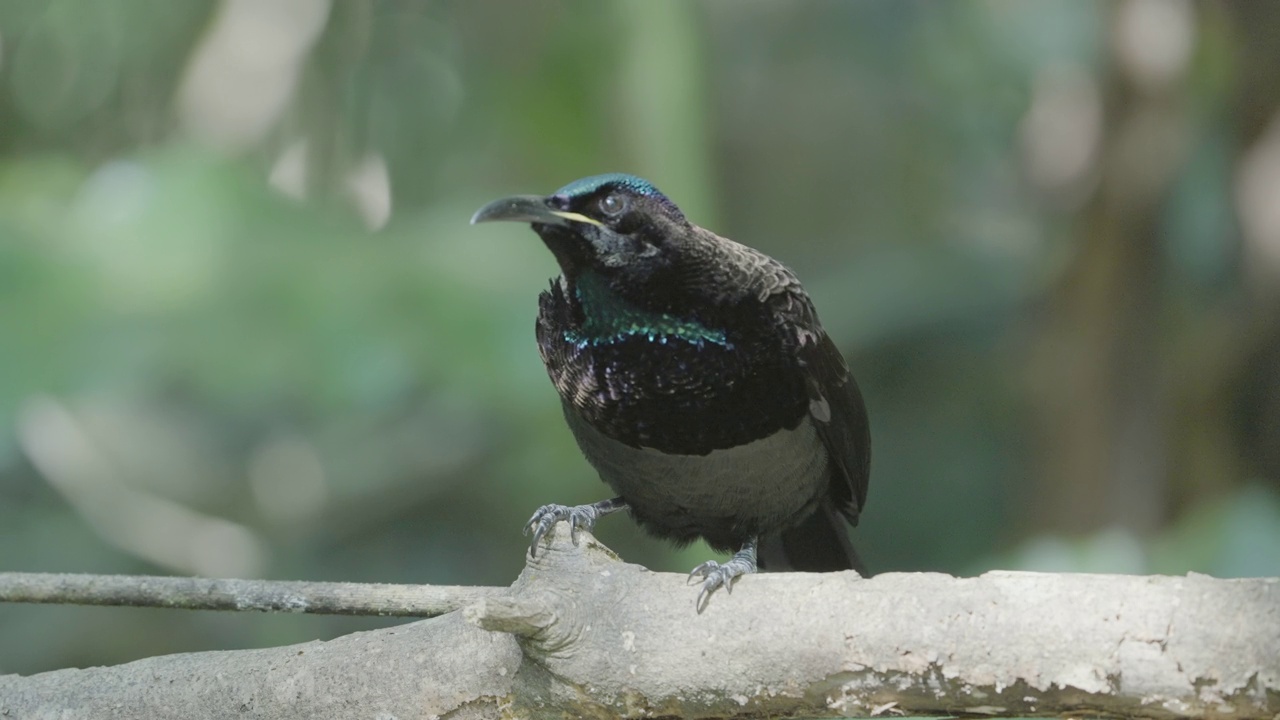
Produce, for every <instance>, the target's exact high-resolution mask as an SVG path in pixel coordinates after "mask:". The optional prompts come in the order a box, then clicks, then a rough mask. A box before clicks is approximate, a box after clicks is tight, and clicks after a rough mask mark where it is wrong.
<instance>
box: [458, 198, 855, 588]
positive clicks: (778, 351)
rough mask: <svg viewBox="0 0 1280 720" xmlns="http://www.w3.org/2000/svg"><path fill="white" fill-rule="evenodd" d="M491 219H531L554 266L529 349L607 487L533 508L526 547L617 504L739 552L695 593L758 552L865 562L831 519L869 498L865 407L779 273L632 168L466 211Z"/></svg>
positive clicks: (787, 563)
mask: <svg viewBox="0 0 1280 720" xmlns="http://www.w3.org/2000/svg"><path fill="white" fill-rule="evenodd" d="M487 220H514V221H521V222H528V223H530V224H531V226H532V228H533V230H534V231H535V232H537V233H538V235H539V236H540V237H541V238H542V240H543V242H544V243H545V244H546V245H547V247H548V248H549V249H550V250H551V252H552V253H553V254H554V255H555V257H556V260H557V262H558V263H559V264H560V268H561V270H562V271H563V273H564V274H563V275H562V276H560V277H558V278H556V279H554V280H552V282H551V288H550V289H549V290H548V291H546V292H544V293H543V294H542V295H541V297H540V298H539V304H538V307H539V312H538V321H537V338H538V347H539V349H540V350H541V353H542V359H543V362H544V363H545V364H546V367H547V372H548V374H549V375H550V376H551V381H552V382H553V383H554V384H555V387H556V390H557V391H558V392H559V394H560V398H561V401H562V404H563V408H564V414H565V418H566V420H567V421H568V423H569V427H570V429H571V430H572V431H573V434H574V437H575V438H576V439H577V441H578V445H579V446H580V447H581V448H582V451H583V454H585V455H586V457H587V460H588V461H589V462H590V463H591V464H592V465H593V466H594V467H595V468H596V470H597V471H598V472H599V473H600V476H601V478H602V479H603V480H604V481H605V482H606V483H608V484H609V485H610V486H611V487H612V488H613V490H614V491H615V492H616V493H617V495H618V497H617V498H614V499H612V500H608V501H604V502H602V503H596V504H595V505H586V506H579V507H576V508H568V507H565V506H562V505H547V506H544V507H543V508H541V509H540V510H539V511H538V513H537V514H535V515H534V517H533V519H532V520H530V527H531V528H533V529H534V530H535V532H534V540H533V545H532V546H531V552H536V546H537V544H538V542H539V540H540V538H541V537H542V535H543V534H544V533H545V532H547V531H548V530H549V529H550V528H551V527H552V526H553V525H554V523H555V522H556V521H557V520H561V519H568V520H570V522H571V523H572V527H573V528H574V529H575V530H576V529H577V528H579V527H587V528H590V527H592V526H593V525H594V523H595V520H596V519H597V518H598V517H599V516H601V515H604V514H607V513H609V512H613V511H616V510H619V509H623V508H629V509H630V511H631V514H632V516H633V517H634V518H635V519H636V521H637V522H639V523H640V525H641V526H643V527H644V528H645V529H646V530H648V531H649V532H650V533H652V534H654V535H657V536H659V537H664V538H669V539H671V540H675V541H676V542H680V543H684V542H689V541H691V540H694V539H695V538H699V537H701V538H704V539H705V540H706V541H707V542H708V543H709V544H710V545H711V546H712V547H713V548H716V549H717V550H721V551H733V552H735V553H736V554H735V555H734V558H733V559H732V560H730V561H729V562H727V563H724V564H719V563H715V562H709V563H704V564H703V565H702V566H699V567H698V568H696V569H695V570H694V572H693V575H698V576H701V577H703V578H705V582H704V584H703V591H702V593H700V595H699V601H700V602H701V600H702V599H703V597H704V596H705V594H706V593H709V592H711V591H713V590H715V589H716V588H717V587H720V586H725V587H726V588H727V589H729V588H731V587H732V586H731V584H730V583H731V581H732V579H733V578H734V577H736V576H737V575H740V574H742V573H745V572H753V571H755V570H756V566H757V560H758V561H759V565H760V566H761V567H766V566H767V568H768V569H770V570H773V569H795V570H812V571H826V570H844V569H857V570H859V571H860V572H862V571H863V570H862V567H861V564H860V562H859V561H858V558H857V556H856V555H855V554H854V552H853V547H852V545H851V544H850V543H849V540H848V535H847V532H846V528H845V522H846V521H847V522H848V523H852V524H856V523H857V519H858V514H859V513H860V512H861V510H862V508H863V506H864V504H865V502H866V496H867V479H868V473H869V469H870V467H869V462H870V444H871V441H870V436H869V432H868V425H867V415H866V409H865V407H864V405H863V401H862V396H861V395H860V393H859V392H858V386H857V384H856V383H855V382H854V380H853V378H852V376H850V374H849V370H848V367H847V366H846V365H845V362H844V359H843V358H842V357H841V355H840V352H839V350H837V349H836V346H835V345H834V343H832V342H831V339H830V338H829V337H828V336H827V334H826V332H825V331H824V330H823V329H822V326H821V325H820V324H819V323H818V317H817V314H816V312H815V311H814V308H813V303H812V302H811V301H810V300H809V296H808V295H807V294H806V293H805V291H804V288H802V287H801V286H800V281H799V280H797V279H796V276H795V275H794V274H793V273H792V272H791V271H790V270H789V269H787V268H786V267H785V266H783V265H782V264H781V263H779V262H778V261H776V260H774V259H773V258H770V257H768V256H767V255H764V254H762V253H759V252H757V251H755V250H752V249H751V248H748V247H745V246H743V245H740V244H738V243H736V242H733V241H732V240H728V239H725V238H722V237H720V236H718V235H716V234H714V233H712V232H710V231H707V230H704V229H702V228H700V227H698V226H696V225H694V224H692V223H690V222H689V221H688V220H687V219H686V218H685V216H684V214H683V213H682V212H681V211H680V209H679V208H677V207H676V206H675V204H674V203H672V202H671V201H670V200H668V199H667V198H666V197H665V196H663V195H662V194H661V193H659V192H658V191H657V189H655V188H654V187H653V186H652V185H650V184H649V183H648V182H645V181H644V180H641V179H639V178H636V177H633V176H630V175H600V176H595V177H590V178H585V179H582V180H578V181H576V182H574V183H571V184H569V185H567V186H565V187H564V188H561V189H560V190H559V191H557V192H556V193H554V194H552V195H550V196H548V197H545V198H543V197H536V196H520V197H514V198H506V199H503V200H498V201H495V202H493V203H490V204H489V205H486V206H485V207H483V208H481V209H480V210H479V211H478V212H477V213H476V214H475V216H474V217H473V218H472V222H473V223H475V222H483V221H487ZM757 550H758V552H757ZM864 574H865V572H864Z"/></svg>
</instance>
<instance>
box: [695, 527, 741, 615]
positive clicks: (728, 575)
mask: <svg viewBox="0 0 1280 720" xmlns="http://www.w3.org/2000/svg"><path fill="white" fill-rule="evenodd" d="M757 569H758V566H757V565H756V541H755V540H751V541H750V542H748V543H746V544H745V545H743V546H742V549H741V550H739V551H738V552H736V553H734V554H733V557H732V558H730V560H729V562H726V563H718V562H716V561H715V560H708V561H706V562H704V563H702V564H701V565H699V566H698V567H696V568H694V569H693V570H692V571H691V572H690V573H689V580H693V579H694V578H695V577H696V578H701V579H702V581H703V582H702V590H700V591H699V592H698V599H697V600H696V601H695V602H694V605H695V606H696V607H697V609H698V612H702V611H703V610H704V609H705V608H706V607H707V603H708V602H709V601H710V600H711V593H713V592H715V591H716V590H718V589H720V588H724V591H725V592H727V593H729V594H732V593H733V582H734V581H735V580H736V579H737V578H738V577H740V576H742V575H749V574H751V573H753V572H755V571H756V570H757Z"/></svg>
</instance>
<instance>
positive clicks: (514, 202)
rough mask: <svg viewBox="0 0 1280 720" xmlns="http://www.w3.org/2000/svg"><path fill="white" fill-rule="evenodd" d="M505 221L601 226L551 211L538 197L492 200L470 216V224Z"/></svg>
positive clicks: (595, 222)
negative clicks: (578, 223) (577, 223)
mask: <svg viewBox="0 0 1280 720" xmlns="http://www.w3.org/2000/svg"><path fill="white" fill-rule="evenodd" d="M497 220H507V221H511V222H527V223H542V224H544V225H571V224H573V223H576V222H580V223H587V224H589V225H596V226H601V225H603V223H601V222H600V221H599V220H595V219H592V218H589V217H587V216H586V215H581V214H579V213H575V212H565V211H563V210H553V209H551V207H550V206H548V205H547V200H546V198H543V197H540V196H538V195H515V196H513V197H507V198H502V199H501V200H494V201H493V202H491V203H489V204H488V205H485V206H484V207H482V208H480V209H479V210H477V211H476V214H475V215H472V216H471V224H472V225H475V224H476V223H482V222H493V221H497Z"/></svg>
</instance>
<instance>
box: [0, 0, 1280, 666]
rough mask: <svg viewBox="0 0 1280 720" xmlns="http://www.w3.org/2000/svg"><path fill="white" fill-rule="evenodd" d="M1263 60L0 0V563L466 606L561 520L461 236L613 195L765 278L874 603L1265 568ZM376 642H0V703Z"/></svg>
mask: <svg viewBox="0 0 1280 720" xmlns="http://www.w3.org/2000/svg"><path fill="white" fill-rule="evenodd" d="M1277 37H1280V4H1277V3H1266V2H1256V3H1227V2H1202V3H1195V2H1186V1H1179V0H1123V1H1120V0H1116V1H1114V2H1085V1H1083V0H1036V1H1034V2H1027V1H1024V0H988V1H977V0H966V1H965V2H953V3H933V2H924V1H920V2H912V1H906V0H876V1H871V0H865V1H862V2H835V1H834V0H833V1H829V2H819V1H808V2H790V3H776V2H764V1H761V0H754V1H745V0H714V1H707V2H701V3H691V2H676V1H669V0H630V1H625V2H554V1H551V0H537V1H530V0H507V1H498V0H493V1H488V2H469V1H465V0H453V1H445V0H430V1H424V0H94V2H85V1H84V0H5V1H4V2H3V3H0V570H22V571H74V572H94V573H172V574H199V575H207V576H232V577H262V578H277V579H315V580H349V581H377V582H405V583H448V584H489V585H505V584H508V583H510V582H511V580H512V579H513V578H514V577H515V576H516V574H517V573H518V572H519V570H520V568H521V567H522V563H523V556H524V550H525V539H524V538H522V537H521V535H520V530H519V529H520V527H521V525H522V523H523V522H524V520H525V519H526V518H527V517H528V515H529V514H530V513H531V512H532V511H533V510H534V509H535V508H536V507H537V506H538V505H540V504H542V503H544V502H550V501H556V502H563V503H576V502H587V501H592V500H596V499H600V498H602V497H604V496H605V493H606V488H605V487H604V486H603V485H601V484H600V483H599V482H598V481H597V479H596V477H595V475H594V473H593V472H592V471H591V470H590V469H589V467H588V466H587V465H586V463H585V462H584V461H583V460H582V459H581V457H580V455H579V453H578V451H577V449H576V448H575V446H574V444H573V441H572V439H571V437H570V435H569V433H568V431H567V429H566V428H565V427H564V425H563V423H562V421H561V418H560V410H559V407H558V403H557V400H556V396H555V394H554V391H553V390H552V388H551V385H550V383H549V382H548V381H547V379H546V377H545V374H544V371H543V369H542V367H541V364H540V362H539V360H538V356H537V352H536V350H535V347H534V342H533V318H534V314H535V308H536V296H537V293H538V292H539V291H540V290H541V289H542V288H544V287H545V286H546V283H547V279H548V278H549V277H551V276H553V275H554V274H556V269H555V265H554V263H553V262H552V259H551V257H550V255H549V253H547V252H546V251H545V250H544V248H543V247H542V246H541V245H540V243H539V242H538V240H537V238H536V237H535V236H534V235H533V234H532V233H530V232H529V231H528V230H527V229H524V228H521V227H518V226H509V225H500V226H499V225H495V226H482V227H470V226H468V225H467V220H468V218H469V217H470V214H471V213H472V211H474V210H475V209H476V208H477V207H479V206H480V205H481V204H482V203H484V202H486V201H488V200H490V199H493V198H494V197H498V196H500V195H506V194H513V193H528V192H550V191H552V190H554V189H555V188H557V187H559V186H560V185H562V184H564V183H566V182H568V181H569V180H572V179H574V178H577V177H580V176H584V175H590V174H595V173H600V172H607V171H626V172H633V173H636V174H639V175H642V176H645V177H647V178H649V179H650V180H652V181H653V182H654V183H655V184H656V185H657V186H658V187H660V188H662V189H663V190H664V191H665V192H666V193H667V194H668V195H670V196H671V197H672V198H673V199H674V200H675V201H676V202H677V203H679V204H680V205H681V206H682V207H683V208H684V209H685V210H686V212H687V213H688V215H689V216H690V217H691V218H692V219H694V220H695V222H698V223H699V224H702V225H705V226H708V227H711V228H713V229H715V230H717V231H719V232H721V233H722V234H726V235H728V236H730V237H733V238H735V239H737V240H739V241H742V242H745V243H747V244H750V245H753V246H755V247H757V248H760V249H762V250H764V251H766V252H768V253H770V254H773V255H775V256H776V257H778V258H780V259H782V260H783V261H785V262H786V263H788V264H789V265H791V266H792V267H794V268H795V269H796V270H797V272H798V273H799V274H800V276H801V277H802V278H803V279H804V280H805V282H806V284H807V286H808V288H809V289H810V291H811V292H812V294H813V296H814V297H815V299H816V302H817V305H818V308H819V310H820V312H821V315H822V318H823V320H824V322H825V325H826V327H827V328H828V330H829V331H830V333H831V334H832V335H833V336H834V337H835V339H836V340H837V342H838V344H839V345H840V346H841V347H842V348H843V349H844V350H845V352H846V354H847V356H848V358H849V360H850V363H851V365H852V366H853V368H854V371H855V373H856V375H857V377H858V379H859V381H860V383H861V385H862V388H863V390H864V393H865V395H866V398H867V403H868V405H869V407H870V412H871V418H872V428H873V436H874V448H875V452H874V458H873V463H872V465H873V475H872V483H871V491H870V501H869V505H868V508H867V510H866V513H865V515H864V520H863V523H862V526H861V527H860V528H858V529H857V530H856V531H855V540H856V542H857V543H858V545H859V546H860V547H861V548H862V552H863V553H864V556H865V557H866V558H867V560H868V561H869V562H870V563H871V565H872V566H873V567H874V569H876V570H879V571H891V570H935V571H945V572H950V573H978V572H982V571H984V570H987V569H991V568H1022V569H1039V570H1052V571H1067V570H1070V571H1099V572H1131V573H1186V572H1188V571H1197V572H1205V573H1211V574H1214V575H1219V576H1227V577H1230V576H1246V575H1265V574H1271V575H1275V574H1280V75H1277V72H1276V68H1280V43H1277V42H1276V41H1275V38H1277ZM599 535H600V536H601V537H602V539H603V540H604V541H605V542H606V543H607V544H609V545H611V546H612V547H613V548H614V549H616V550H617V551H619V552H620V553H621V554H622V555H623V557H625V558H626V559H628V560H630V561H633V562H637V563H641V564H644V565H646V566H649V567H651V568H655V569H661V570H672V571H684V570H687V569H688V568H689V567H691V566H692V565H693V564H694V563H696V562H698V561H700V560H701V559H704V558H706V557H709V556H710V553H709V552H708V551H707V550H706V549H705V548H703V547H698V546H695V547H691V548H688V549H685V550H682V551H677V550H675V549H673V548H670V547H668V546H666V545H663V544H661V543H659V542H657V541H654V540H650V539H647V538H645V537H643V536H642V535H641V534H640V533H639V532H638V531H637V530H636V529H635V528H634V527H633V526H632V525H631V523H629V522H628V521H627V520H626V519H624V518H614V519H610V520H608V521H605V522H603V523H602V524H601V526H600V528H599ZM692 601H693V595H692V594H691V595H690V604H691V606H692ZM388 622H389V621H379V620H368V619H364V620H361V619H343V618H319V617H279V616H262V615H247V614H217V613H184V612H177V611H158V610H153V611H148V610H126V609H93V608H74V607H37V606H3V607H0V672H22V673H29V672H36V671H40V670H46V669H51V668H58V667H66V666H83V665H92V664H103V663H115V662H122V661H126V660H130V659H134V658H138V657H143V656H148V655H154V654H159V653H167V652H178V651H191V650H201V649H210V648H243V647H256V646H264V645H271V644H280V643H288V642H297V641H303V640H308V639H313V638H325V637H332V636H335V635H338V634H342V633H346V632H350V631H352V630H356V629H361V628H370V627H376V626H379V625H384V624H387V623H388Z"/></svg>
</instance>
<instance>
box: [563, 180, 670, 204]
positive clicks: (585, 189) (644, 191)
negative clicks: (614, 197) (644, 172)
mask: <svg viewBox="0 0 1280 720" xmlns="http://www.w3.org/2000/svg"><path fill="white" fill-rule="evenodd" d="M605 185H612V186H614V187H618V188H622V189H626V190H630V191H631V192H633V193H635V194H637V195H647V196H649V197H656V198H662V199H663V200H667V197H666V196H665V195H663V194H662V193H660V192H658V188H656V187H654V186H653V183H651V182H649V181H648V180H645V179H644V178H638V177H636V176H635V175H628V174H626V173H606V174H604V175H592V176H591V177H584V178H582V179H580V180H574V181H573V182H571V183H569V184H568V185H565V186H564V187H562V188H560V189H559V190H557V191H556V195H565V196H567V197H583V196H585V195H590V194H592V193H594V192H596V191H597V190H599V189H600V188H602V187H604V186H605ZM667 202H670V200H667Z"/></svg>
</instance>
